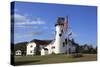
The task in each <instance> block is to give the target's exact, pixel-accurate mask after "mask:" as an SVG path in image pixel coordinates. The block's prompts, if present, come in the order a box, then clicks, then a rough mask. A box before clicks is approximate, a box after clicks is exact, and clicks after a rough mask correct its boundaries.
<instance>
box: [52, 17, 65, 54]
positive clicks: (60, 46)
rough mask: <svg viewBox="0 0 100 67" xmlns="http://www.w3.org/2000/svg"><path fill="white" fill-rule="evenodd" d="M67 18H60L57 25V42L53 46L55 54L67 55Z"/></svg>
mask: <svg viewBox="0 0 100 67" xmlns="http://www.w3.org/2000/svg"><path fill="white" fill-rule="evenodd" d="M64 22H65V17H58V18H57V22H56V24H55V29H56V30H55V42H54V44H53V48H54V49H53V52H54V53H56V54H58V53H65V51H66V50H65V48H66V45H65V30H64Z"/></svg>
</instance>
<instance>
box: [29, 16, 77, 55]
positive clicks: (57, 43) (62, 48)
mask: <svg viewBox="0 0 100 67" xmlns="http://www.w3.org/2000/svg"><path fill="white" fill-rule="evenodd" d="M64 22H65V18H63V17H59V18H58V20H57V22H56V24H55V29H56V30H55V39H54V40H32V41H31V42H29V43H28V44H27V55H35V54H36V53H37V52H40V54H41V55H48V54H52V53H55V54H59V53H74V52H75V50H76V46H75V45H74V44H73V43H72V42H71V40H69V39H68V38H67V40H68V43H66V42H67V41H66V37H65V36H66V31H65V29H64V26H65V25H64Z"/></svg>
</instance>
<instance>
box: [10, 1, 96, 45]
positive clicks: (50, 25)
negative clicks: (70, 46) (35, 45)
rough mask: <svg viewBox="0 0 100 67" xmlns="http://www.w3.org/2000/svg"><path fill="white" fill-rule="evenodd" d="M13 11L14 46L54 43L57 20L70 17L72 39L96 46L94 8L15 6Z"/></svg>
mask: <svg viewBox="0 0 100 67" xmlns="http://www.w3.org/2000/svg"><path fill="white" fill-rule="evenodd" d="M12 10H13V9H12ZM13 11H14V14H13V13H12V14H11V18H12V19H14V43H18V42H23V41H31V40H32V39H43V40H44V39H46V40H47V39H48V40H50V39H54V38H55V34H54V32H55V26H54V24H55V23H56V20H57V17H59V16H68V25H69V31H71V32H73V35H72V37H73V38H74V39H75V41H76V42H77V43H79V44H81V45H83V44H85V43H87V44H92V45H93V46H96V44H97V43H96V40H97V37H96V36H97V30H96V28H97V27H96V24H97V8H96V7H95V6H78V5H61V4H60V5H59V4H42V3H31V2H15V3H14V10H13Z"/></svg>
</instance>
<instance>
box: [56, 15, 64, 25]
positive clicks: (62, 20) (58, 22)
mask: <svg viewBox="0 0 100 67" xmlns="http://www.w3.org/2000/svg"><path fill="white" fill-rule="evenodd" d="M64 20H65V18H64V17H58V19H57V22H56V24H55V26H57V25H64Z"/></svg>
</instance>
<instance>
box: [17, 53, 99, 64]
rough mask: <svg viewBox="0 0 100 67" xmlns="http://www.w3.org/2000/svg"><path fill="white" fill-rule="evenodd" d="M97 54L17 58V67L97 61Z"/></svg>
mask: <svg viewBox="0 0 100 67" xmlns="http://www.w3.org/2000/svg"><path fill="white" fill-rule="evenodd" d="M96 60H97V55H96V54H84V55H83V56H82V57H77V58H73V57H71V56H67V55H66V54H60V55H46V56H15V65H31V64H51V63H65V62H80V61H96Z"/></svg>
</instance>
